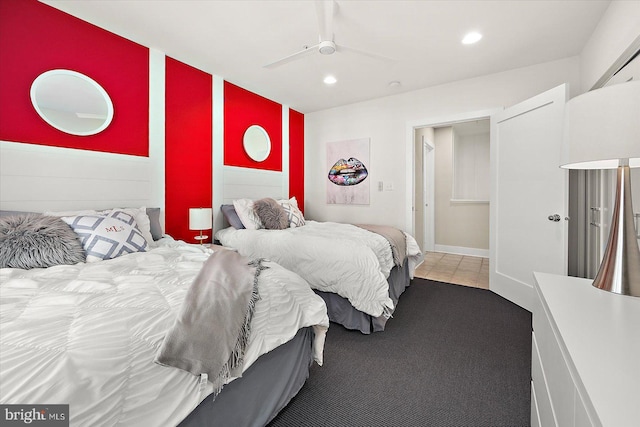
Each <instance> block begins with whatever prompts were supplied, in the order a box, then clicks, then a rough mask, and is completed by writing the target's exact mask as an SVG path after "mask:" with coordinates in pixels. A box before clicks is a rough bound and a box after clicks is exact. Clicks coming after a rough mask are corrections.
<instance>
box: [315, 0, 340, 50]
mask: <svg viewBox="0 0 640 427" xmlns="http://www.w3.org/2000/svg"><path fill="white" fill-rule="evenodd" d="M315 3H316V16H317V17H318V35H319V38H320V41H321V42H323V41H333V17H334V14H335V11H336V6H337V5H336V2H335V0H316V2H315Z"/></svg>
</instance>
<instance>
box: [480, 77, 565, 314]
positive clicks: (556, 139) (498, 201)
mask: <svg viewBox="0 0 640 427" xmlns="http://www.w3.org/2000/svg"><path fill="white" fill-rule="evenodd" d="M566 100H567V86H566V85H562V86H558V87H556V88H554V89H551V90H549V91H547V92H544V93H542V94H540V95H537V96H535V97H533V98H531V99H528V100H526V101H524V102H521V103H520V104H517V105H514V106H513V107H510V108H507V109H505V110H504V111H502V112H500V113H498V114H495V115H494V116H492V117H491V213H490V223H491V224H490V227H491V233H490V235H491V245H490V247H491V249H490V265H491V271H490V288H491V290H492V291H494V292H496V293H498V294H500V295H502V296H503V297H505V298H506V299H508V300H510V301H512V302H514V303H516V304H518V305H520V306H521V307H523V308H525V309H527V310H531V305H532V302H533V296H534V295H533V272H534V271H539V272H544V273H555V274H566V270H567V230H568V225H567V221H566V220H565V217H566V213H567V212H568V206H567V193H566V188H567V181H568V173H567V171H566V170H564V169H560V152H561V146H562V125H563V124H562V121H563V112H564V105H565V102H566Z"/></svg>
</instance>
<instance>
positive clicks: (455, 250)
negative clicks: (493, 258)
mask: <svg viewBox="0 0 640 427" xmlns="http://www.w3.org/2000/svg"><path fill="white" fill-rule="evenodd" d="M434 250H435V251H436V252H446V253H448V254H458V255H469V256H477V257H482V258H489V249H478V248H465V247H464V246H447V245H435V247H434Z"/></svg>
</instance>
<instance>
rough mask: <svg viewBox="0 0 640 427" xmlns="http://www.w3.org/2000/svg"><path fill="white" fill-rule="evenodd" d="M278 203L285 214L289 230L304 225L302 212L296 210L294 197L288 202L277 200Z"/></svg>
mask: <svg viewBox="0 0 640 427" xmlns="http://www.w3.org/2000/svg"><path fill="white" fill-rule="evenodd" d="M278 203H279V204H280V206H282V208H283V209H284V211H285V213H286V214H287V219H288V221H289V227H290V228H295V227H302V226H303V225H304V224H305V221H304V215H303V214H302V211H301V210H300V209H298V201H297V200H296V198H295V197H292V198H290V199H289V200H278Z"/></svg>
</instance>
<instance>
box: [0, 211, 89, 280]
mask: <svg viewBox="0 0 640 427" xmlns="http://www.w3.org/2000/svg"><path fill="white" fill-rule="evenodd" d="M84 261H85V253H84V249H83V248H82V244H81V243H80V240H78V236H77V235H76V233H75V232H74V231H73V229H71V227H69V226H68V225H67V224H66V223H65V222H64V221H63V220H61V219H60V218H58V217H56V216H44V215H39V214H27V215H15V216H5V217H0V268H6V267H11V268H22V269H25V270H28V269H31V268H46V267H51V266H54V265H59V264H76V263H79V262H84Z"/></svg>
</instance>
